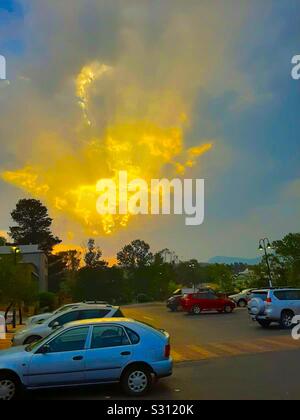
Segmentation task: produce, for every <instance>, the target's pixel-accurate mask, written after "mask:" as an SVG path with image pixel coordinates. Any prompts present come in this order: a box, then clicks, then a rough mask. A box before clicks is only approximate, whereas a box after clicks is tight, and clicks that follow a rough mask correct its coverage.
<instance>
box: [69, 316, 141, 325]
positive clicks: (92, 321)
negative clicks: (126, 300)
mask: <svg viewBox="0 0 300 420" xmlns="http://www.w3.org/2000/svg"><path fill="white" fill-rule="evenodd" d="M137 322H138V321H135V320H134V319H131V318H95V319H83V320H80V321H74V322H70V323H68V324H66V325H65V326H66V327H80V326H84V325H101V324H111V323H114V324H120V323H131V324H133V323H137Z"/></svg>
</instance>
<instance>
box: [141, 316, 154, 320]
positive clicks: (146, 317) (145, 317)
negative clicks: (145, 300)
mask: <svg viewBox="0 0 300 420" xmlns="http://www.w3.org/2000/svg"><path fill="white" fill-rule="evenodd" d="M143 318H144V319H148V321H154V319H153V318H150V317H149V316H143Z"/></svg>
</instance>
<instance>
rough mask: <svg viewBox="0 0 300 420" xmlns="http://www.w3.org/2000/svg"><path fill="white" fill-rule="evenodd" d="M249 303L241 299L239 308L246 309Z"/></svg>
mask: <svg viewBox="0 0 300 420" xmlns="http://www.w3.org/2000/svg"><path fill="white" fill-rule="evenodd" d="M246 306H247V302H246V301H245V300H244V299H241V300H239V301H238V307H239V308H246Z"/></svg>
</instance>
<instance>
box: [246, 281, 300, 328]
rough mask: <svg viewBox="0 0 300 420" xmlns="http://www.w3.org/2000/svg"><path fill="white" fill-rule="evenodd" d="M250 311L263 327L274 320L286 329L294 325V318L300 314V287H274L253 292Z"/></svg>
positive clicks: (249, 306) (268, 325) (266, 326)
mask: <svg viewBox="0 0 300 420" xmlns="http://www.w3.org/2000/svg"><path fill="white" fill-rule="evenodd" d="M252 293H253V295H252V299H251V300H250V302H249V303H248V311H249V314H250V316H251V317H252V319H253V320H254V321H257V322H258V323H259V324H260V325H261V326H262V327H263V328H269V327H270V325H271V324H272V323H273V322H276V323H278V324H280V326H281V327H282V328H284V329H289V328H291V327H292V326H293V318H294V316H295V315H300V289H296V288H295V289H289V288H274V289H266V290H258V291H253V292H252Z"/></svg>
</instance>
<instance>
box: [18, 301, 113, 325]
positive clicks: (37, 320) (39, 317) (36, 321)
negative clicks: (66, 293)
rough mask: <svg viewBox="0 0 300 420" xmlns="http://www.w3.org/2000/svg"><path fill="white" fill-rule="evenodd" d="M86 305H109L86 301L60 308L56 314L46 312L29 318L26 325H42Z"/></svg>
mask: <svg viewBox="0 0 300 420" xmlns="http://www.w3.org/2000/svg"><path fill="white" fill-rule="evenodd" d="M86 305H107V302H104V301H84V302H77V303H68V304H67V305H63V306H61V307H60V308H58V309H56V311H54V312H45V313H43V314H38V315H34V316H31V317H29V318H27V321H26V325H27V326H31V325H33V324H40V323H41V322H43V321H45V320H46V319H49V318H51V317H52V316H53V315H58V314H62V313H63V312H66V311H68V310H70V309H77V308H78V307H79V306H86Z"/></svg>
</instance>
